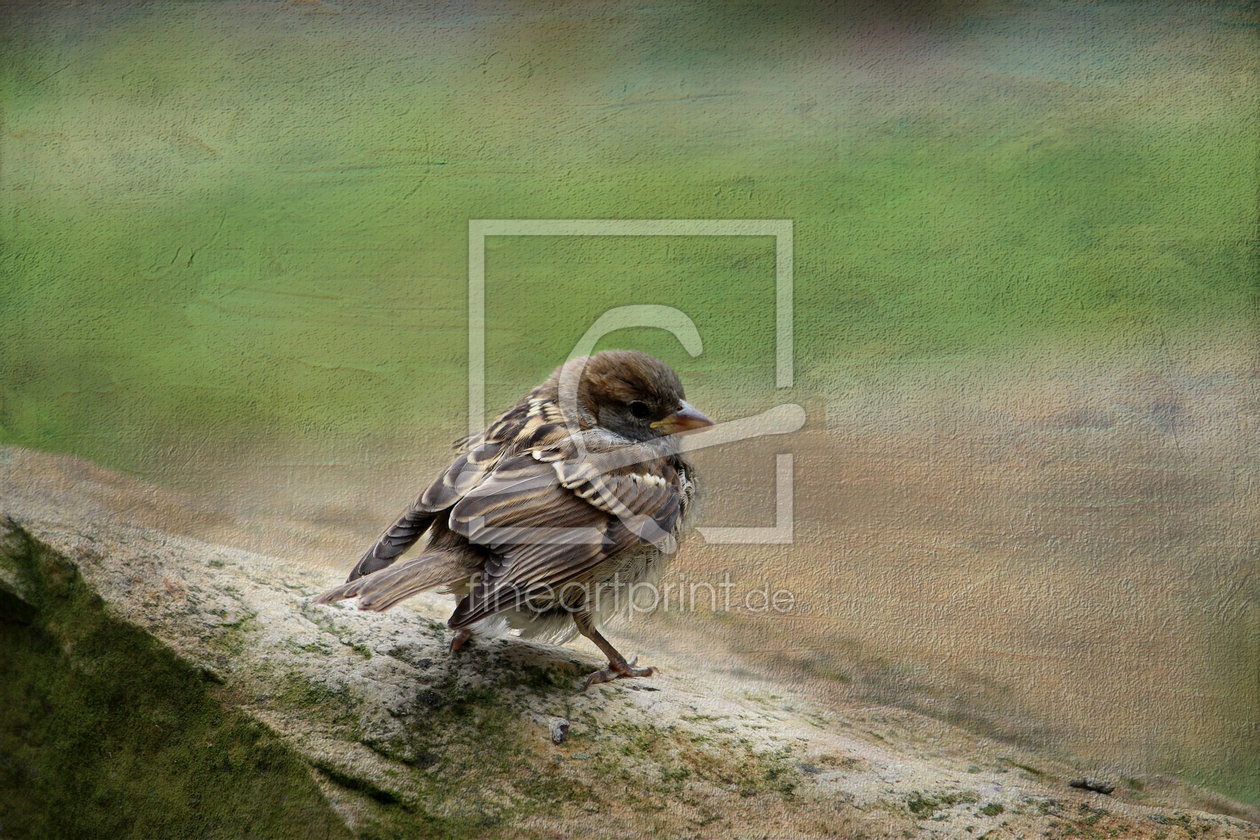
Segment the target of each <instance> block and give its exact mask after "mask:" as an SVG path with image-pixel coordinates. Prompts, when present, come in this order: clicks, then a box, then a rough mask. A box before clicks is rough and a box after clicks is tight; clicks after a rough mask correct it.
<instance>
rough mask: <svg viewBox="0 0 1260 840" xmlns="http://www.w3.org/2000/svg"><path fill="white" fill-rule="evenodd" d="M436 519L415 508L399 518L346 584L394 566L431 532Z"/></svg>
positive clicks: (369, 550)
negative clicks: (400, 557) (430, 527)
mask: <svg viewBox="0 0 1260 840" xmlns="http://www.w3.org/2000/svg"><path fill="white" fill-rule="evenodd" d="M434 518H435V515H434V514H432V513H429V512H427V511H421V510H416V509H415V508H411V509H410V510H408V511H407V512H406V513H404V514H403V515H402V516H400V517H398V521H397V522H395V523H394V524H393V525H390V526H389V527H388V528H386V529H385V533H383V534H381V535H380V536H379V537H377V538H376V542H374V543H373V544H372V547H371V548H369V549H368V550H367V551H366V552H364V554H363V556H362V557H361V558H359V562H358V563H356V564H355V566H354V568H353V569H351V570H350V576H349V577H348V578H346V582H347V583H349V582H351V581H353V580H354V579H355V578H361V577H363V576H365V575H370V574H372V573H373V572H378V571H380V570H381V569H384V568H385V567H386V566H389V565H390V564H392V563H393V562H394V561H395V560H397V559H398V558H399V556H400V555H401V554H402V553H403V552H404V551H406V550H407V549H409V548H411V546H413V545H414V544H415V542H416V540H418V539H420V537H421V535H422V534H424V532H425V531H427V530H429V526H430V525H432V524H433V520H434Z"/></svg>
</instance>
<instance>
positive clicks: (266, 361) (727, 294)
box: [0, 3, 1257, 471]
mask: <svg viewBox="0 0 1260 840" xmlns="http://www.w3.org/2000/svg"><path fill="white" fill-rule="evenodd" d="M1249 8H1250V7H1248V6H1247V5H1246V4H1233V5H1230V4H1222V5H1204V6H1201V7H1195V8H1194V9H1188V8H1187V7H1184V6H1175V5H1169V6H1166V7H1165V6H1162V5H1161V6H1156V5H1155V4H1144V5H1143V6H1141V7H1140V8H1139V7H1137V6H1132V5H1130V4H1114V5H1113V4H1091V5H1088V6H1084V7H1080V8H1078V7H1075V6H1074V7H1073V8H1072V10H1067V9H1060V8H1057V7H1056V8H1049V7H1042V6H1040V5H1039V4H1029V5H1027V6H1001V5H991V4H972V5H968V4H952V5H949V4H937V5H933V4H919V5H913V6H900V7H889V10H887V11H884V12H880V11H879V10H872V9H869V8H867V7H865V6H860V5H856V4H853V5H851V6H850V7H847V8H846V7H844V6H827V5H816V6H813V5H809V4H797V5H795V6H792V7H791V8H790V9H788V11H786V12H785V11H783V10H782V9H780V13H779V14H776V15H772V16H770V17H772V18H773V21H774V22H773V23H767V22H766V21H767V14H768V11H769V7H766V8H761V7H758V6H757V5H755V4H743V5H736V6H727V5H725V4H705V3H699V4H696V3H692V4H677V3H658V4H637V5H629V6H623V5H601V6H589V7H580V8H579V7H577V6H565V5H563V4H562V5H559V6H556V7H542V6H533V5H523V6H501V5H494V4H484V5H483V4H466V3H465V4H448V5H446V6H441V5H437V6H426V7H425V8H424V9H423V10H419V9H414V8H410V7H406V6H402V5H391V4H386V3H381V4H360V3H346V4H344V5H342V6H340V7H334V6H331V5H325V6H319V5H317V4H315V5H306V4H302V5H299V4H287V3H242V4H229V5H222V4H215V3H190V4H174V3H139V4H101V5H92V4H87V5H79V4H74V5H65V6H58V5H38V6H30V7H13V6H10V7H8V8H7V10H6V11H5V12H4V15H5V20H4V23H5V26H4V27H3V29H4V34H3V39H4V40H3V57H2V58H0V62H2V64H0V70H2V73H3V93H2V94H0V95H2V97H3V100H2V105H3V114H4V134H3V140H2V145H0V151H2V152H3V185H2V186H3V202H2V204H0V211H2V219H3V221H2V224H0V233H2V236H3V253H2V255H0V271H2V276H3V283H2V285H0V323H2V324H3V327H2V329H0V389H2V391H0V399H2V400H3V402H2V404H0V440H3V441H5V442H15V443H20V444H23V445H27V446H33V447H38V448H41V449H51V450H59V451H69V452H75V453H78V454H82V455H85V456H87V457H90V458H93V459H95V460H97V461H100V462H103V463H106V464H111V465H114V466H119V467H123V468H127V469H133V470H140V471H143V470H144V469H145V468H146V466H148V467H151V466H152V465H153V463H155V462H158V461H161V460H162V459H164V458H169V457H170V455H171V453H172V452H173V451H175V450H179V449H183V448H187V447H188V446H190V445H198V446H209V445H220V444H229V445H230V444H231V443H232V442H233V441H239V440H246V439H248V440H258V439H273V440H278V441H280V440H286V439H295V438H305V439H316V440H328V441H332V440H344V439H349V438H353V439H356V440H359V441H363V442H368V443H369V444H370V442H371V441H372V440H373V439H374V437H375V436H378V435H383V434H389V435H397V434H399V432H400V430H405V429H410V428H413V427H415V426H417V425H419V424H420V422H421V421H423V420H425V419H430V418H432V419H434V420H435V422H439V423H441V424H444V425H445V426H446V427H447V428H450V429H455V430H459V429H462V428H463V426H464V424H465V422H466V421H465V419H464V417H463V406H464V405H466V398H465V389H466V385H465V375H466V371H465V368H466V353H467V327H466V323H467V322H466V295H467V289H466V276H467V244H466V243H467V223H468V220H469V219H470V218H787V219H792V220H794V223H795V231H796V235H795V252H796V265H795V284H796V309H795V332H796V367H797V379H798V397H808V396H810V395H811V394H816V395H821V396H826V391H827V389H828V388H830V387H834V376H832V375H831V373H830V372H831V371H832V370H833V369H834V368H836V367H837V366H840V367H842V366H844V365H847V364H852V363H854V362H860V363H874V364H879V363H882V362H884V361H897V362H905V361H907V360H909V361H913V360H916V359H929V360H930V359H939V358H941V357H957V358H958V359H959V363H966V361H967V360H968V359H970V358H979V357H983V356H984V355H985V354H988V353H993V352H1000V348H1004V347H1010V346H1012V345H1019V344H1024V343H1031V342H1036V341H1040V340H1055V341H1063V340H1066V341H1071V342H1088V341H1089V340H1090V339H1091V337H1093V336H1098V335H1113V334H1114V333H1115V332H1116V331H1117V330H1121V331H1128V332H1131V333H1132V334H1133V335H1134V336H1135V338H1134V340H1135V341H1138V342H1141V341H1143V340H1146V338H1149V337H1150V336H1154V335H1156V334H1158V332H1159V331H1160V330H1163V329H1176V328H1177V326H1178V325H1179V324H1181V323H1184V322H1185V321H1187V320H1188V319H1194V320H1199V321H1201V320H1204V319H1225V320H1238V319H1240V318H1247V317H1251V314H1252V311H1253V310H1252V307H1253V306H1254V301H1255V297H1254V295H1255V272H1254V269H1255V262H1254V250H1253V249H1254V225H1255V188H1256V177H1255V164H1256V155H1255V153H1256V144H1255V128H1256V108H1255V105H1256V102H1257V98H1256V84H1255V78H1254V76H1248V75H1247V73H1246V72H1245V71H1246V69H1247V68H1248V67H1251V68H1254V64H1255V62H1254V58H1255V44H1254V24H1253V23H1251V22H1250V17H1249ZM773 260H774V256H773V243H772V241H771V240H769V239H755V238H750V239H742V240H736V239H698V238H672V237H671V238H668V239H643V238H630V239H612V238H599V239H583V240H569V239H565V238H539V239H534V240H525V239H523V238H502V239H498V240H491V242H490V243H489V254H488V257H487V317H488V323H489V331H488V341H487V353H488V360H489V367H488V371H487V380H488V384H489V395H488V397H487V406H488V408H489V409H491V410H493V409H495V408H497V407H499V406H501V405H503V404H504V403H506V402H510V401H511V400H513V399H515V397H516V396H517V395H518V394H519V393H520V391H521V389H522V388H523V387H524V386H526V385H527V384H529V383H532V382H534V381H537V380H538V379H539V378H540V377H541V376H542V375H544V374H545V373H546V372H547V371H549V370H550V369H551V368H552V367H553V366H554V365H555V364H557V363H558V362H559V361H560V360H562V359H563V357H564V356H565V355H566V354H567V352H568V351H569V349H570V348H571V347H572V345H573V343H574V341H575V340H576V339H577V337H578V336H580V335H581V334H582V332H583V331H584V329H585V328H586V326H587V325H588V324H589V323H590V321H591V320H592V319H593V318H594V317H596V316H597V315H598V314H599V313H601V312H603V311H604V310H606V309H607V308H609V307H611V306H614V305H620V304H625V303H664V304H667V305H672V306H676V307H678V308H680V309H682V310H683V311H684V312H686V313H688V314H689V315H690V316H691V317H692V318H693V319H694V320H695V321H696V323H697V325H698V326H699V327H700V329H701V332H702V335H703V336H704V339H705V342H706V349H705V353H704V355H702V356H701V357H700V358H699V359H696V360H691V359H688V358H686V357H685V355H684V354H683V352H682V350H681V349H680V348H679V347H678V346H677V344H676V342H674V340H673V339H672V338H669V337H668V336H666V335H664V334H654V333H652V332H651V331H646V330H641V331H636V332H635V333H634V334H621V335H617V336H614V337H611V338H610V339H609V340H608V341H606V342H605V346H607V345H616V344H625V345H631V344H633V345H635V346H640V347H643V348H644V349H647V350H649V351H653V352H657V353H659V354H660V355H662V356H664V357H666V358H667V359H669V360H670V361H673V362H675V363H677V364H678V365H679V367H681V368H683V372H684V376H685V378H687V379H688V380H689V381H696V380H699V381H700V382H702V383H709V385H710V386H711V388H712V390H714V391H716V390H718V389H719V387H729V386H730V385H731V384H732V383H735V384H738V383H746V384H747V385H748V386H749V387H750V388H751V389H762V388H765V389H769V388H770V387H772V378H773V367H772V360H773V346H774V334H773V325H774V316H773V271H774V262H773ZM994 348H999V351H995V349H994Z"/></svg>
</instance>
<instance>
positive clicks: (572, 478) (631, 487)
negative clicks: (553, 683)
mask: <svg viewBox="0 0 1260 840" xmlns="http://www.w3.org/2000/svg"><path fill="white" fill-rule="evenodd" d="M712 424H713V422H712V421H711V420H710V419H709V418H708V417H706V416H704V414H702V413H700V411H698V410H697V409H696V408H694V407H693V406H692V405H691V404H690V403H688V402H687V401H686V399H684V394H683V386H682V382H681V381H680V380H679V378H678V375H677V374H676V373H675V372H674V371H673V369H672V368H670V367H669V366H668V365H666V364H665V363H664V362H661V361H659V360H658V359H655V358H653V357H651V356H649V355H647V354H645V353H640V352H637V351H630V350H606V351H603V352H600V353H596V354H594V355H592V356H584V357H581V358H577V359H572V360H570V361H569V362H566V363H565V364H563V365H561V366H560V367H558V368H556V370H555V371H554V372H553V373H552V374H551V376H550V377H548V378H547V380H546V381H545V382H543V383H542V384H541V385H538V386H537V387H536V388H534V389H533V390H531V391H530V392H529V393H528V394H526V395H525V396H524V397H523V398H522V399H521V400H520V402H518V403H517V404H516V405H514V406H512V408H510V409H508V410H507V411H505V412H504V413H503V414H501V415H499V417H498V418H497V419H495V420H494V421H493V422H492V423H491V424H490V425H489V426H488V427H487V428H486V429H485V431H483V432H481V433H480V434H477V435H471V436H469V437H467V438H464V439H462V440H460V441H457V442H456V444H455V446H456V449H457V452H458V454H457V456H456V458H455V460H454V461H452V462H451V464H450V466H448V467H447V468H446V469H445V470H444V471H443V472H442V473H441V474H440V475H439V476H438V477H437V478H436V479H434V481H433V483H432V484H430V485H429V486H428V487H427V488H426V489H425V490H424V492H423V493H421V494H420V497H419V498H418V499H417V500H416V501H415V503H414V504H412V505H411V506H410V507H409V508H408V509H407V510H406V512H405V513H403V514H402V516H400V517H399V518H398V520H397V521H396V522H395V523H394V524H393V525H391V526H390V527H389V528H387V529H386V530H385V532H384V533H383V534H381V535H380V537H379V538H377V540H376V542H375V543H374V544H373V545H372V547H371V548H369V549H368V550H367V552H365V553H364V555H363V557H362V558H361V559H360V560H359V562H358V563H357V564H356V565H355V566H354V568H353V570H351V572H350V576H349V577H348V578H347V580H346V582H345V583H344V584H342V585H340V586H338V587H336V588H334V589H331V590H329V591H327V592H325V593H323V594H322V595H320V596H319V597H317V598H316V599H315V600H316V603H331V602H334V601H338V600H341V599H347V598H357V599H358V606H359V609H362V610H375V611H382V610H387V609H389V608H390V607H393V606H395V605H396V604H398V603H399V602H401V601H403V600H404V599H406V598H410V597H411V596H413V595H416V594H419V593H421V592H425V591H427V590H431V589H441V590H443V591H446V592H448V593H451V594H453V595H454V596H455V597H456V600H457V603H456V607H455V611H454V613H452V614H451V617H450V620H449V621H448V622H447V624H448V626H449V627H450V628H451V629H452V630H454V631H455V636H454V638H453V639H452V641H451V651H452V652H456V651H458V650H459V649H460V648H461V647H462V646H463V645H464V644H465V642H467V641H468V639H469V638H470V637H472V636H473V635H492V634H494V633H495V632H502V631H503V630H504V629H512V630H516V631H518V633H519V634H520V635H521V636H524V637H526V638H544V639H547V640H550V641H554V642H563V641H565V640H567V639H569V638H572V637H573V635H574V633H575V632H576V633H581V634H582V635H583V636H585V637H586V638H588V639H590V640H591V641H592V642H594V643H595V645H596V646H598V647H599V649H600V650H601V651H602V652H603V653H604V655H606V656H607V657H608V666H607V667H606V668H603V669H601V670H598V671H595V672H594V673H592V674H590V675H589V676H588V677H587V678H586V681H585V683H584V684H583V686H582V688H583V690H585V689H587V688H589V687H590V686H591V685H594V684H596V683H602V682H608V681H611V680H615V679H620V678H624V677H648V676H651V675H652V673H653V668H651V667H635V662H636V661H637V658H636V659H635V660H631V661H629V662H627V661H626V658H625V657H624V656H622V655H621V654H620V653H619V652H618V651H617V649H616V648H615V647H613V645H612V643H610V642H609V641H608V640H607V639H606V638H604V636H603V635H602V634H601V633H600V632H599V626H600V625H601V624H602V623H604V622H605V621H606V620H607V619H609V618H611V617H613V616H615V615H616V614H617V613H619V612H624V611H625V610H626V609H627V608H628V606H629V598H628V597H627V592H633V591H634V590H632V589H630V588H629V587H631V586H632V585H633V584H635V583H639V582H641V581H647V580H651V579H655V578H659V575H660V573H661V572H662V571H663V570H664V568H665V565H666V563H667V562H668V559H669V557H670V556H671V555H672V553H673V551H674V550H676V548H677V545H678V543H679V541H680V539H681V538H682V536H683V533H684V531H685V530H686V528H687V526H688V523H689V520H690V518H691V514H692V513H694V509H695V500H696V496H697V493H698V483H697V477H696V471H695V469H694V468H693V467H692V465H691V464H690V463H689V462H688V460H687V459H686V458H685V457H683V454H682V452H681V450H680V447H679V442H678V438H677V435H679V434H682V433H685V432H689V431H693V430H696V429H701V428H704V427H706V426H711V425H712ZM425 535H427V542H426V544H425V547H424V551H423V552H422V553H420V554H419V555H417V556H415V557H412V558H410V559H406V560H403V561H402V562H396V561H398V560H399V558H400V557H401V556H402V555H403V553H404V552H406V551H407V550H408V549H409V548H411V546H412V545H414V544H415V543H416V542H417V541H418V540H419V539H420V538H421V537H422V536H425Z"/></svg>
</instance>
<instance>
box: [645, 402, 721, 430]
mask: <svg viewBox="0 0 1260 840" xmlns="http://www.w3.org/2000/svg"><path fill="white" fill-rule="evenodd" d="M650 425H651V427H652V428H653V429H656V430H657V431H659V432H660V433H661V434H663V435H676V434H678V433H679V432H690V431H692V430H694V429H703V428H704V427H705V426H712V425H713V421H712V420H710V419H709V418H708V417H705V416H704V415H703V414H701V413H700V412H699V411H698V410H696V407H695V406H694V405H692V404H691V403H689V402H687V401H686V400H683V404H682V408H680V409H678V410H677V411H675V412H674V413H673V414H671V415H669V416H668V417H665V418H663V419H661V420H657V421H656V422H655V423H652V424H650Z"/></svg>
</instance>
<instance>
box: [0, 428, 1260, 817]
mask: <svg viewBox="0 0 1260 840" xmlns="http://www.w3.org/2000/svg"><path fill="white" fill-rule="evenodd" d="M179 504H182V503H181V502H179V501H178V500H176V501H172V499H170V498H168V497H166V496H163V495H162V494H161V493H160V491H156V490H154V489H153V488H149V487H145V486H144V485H142V484H139V483H137V482H134V481H132V480H130V479H127V478H124V477H121V476H117V475H115V474H112V473H109V472H107V471H105V470H101V469H99V468H97V467H94V466H92V465H90V464H86V463H84V462H81V461H76V460H74V459H70V458H63V457H56V456H49V455H44V454H40V453H32V452H28V451H24V450H19V449H13V448H8V449H0V534H2V536H0V634H2V638H0V708H2V709H3V716H2V717H0V836H6V837H13V838H27V837H82V838H90V837H109V838H128V837H135V838H141V837H143V838H156V837H193V836H197V837H212V836H213V837H216V838H223V837H251V838H255V837H257V838H265V837H295V838H303V840H311V839H312V838H323V837H353V836H357V837H380V838H386V837H388V838H394V837H400V838H402V837H478V838H480V837H548V838H556V837H601V838H604V837H608V838H616V837H695V838H707V837H713V838H718V837H721V838H738V837H780V838H812V837H867V838H881V837H899V838H900V837H910V838H915V837H923V838H929V837H932V838H938V837H939V838H964V837H965V838H979V837H991V838H998V837H1003V838H1006V837H1028V838H1032V837H1037V838H1042V837H1051V838H1055V837H1100V838H1101V837H1151V838H1188V837H1195V838H1217V837H1221V838H1224V837H1231V838H1232V837H1260V827H1258V826H1257V825H1256V823H1254V822H1251V820H1254V819H1255V818H1256V814H1255V812H1254V811H1252V810H1249V809H1247V808H1246V807H1245V806H1242V805H1239V804H1237V803H1233V802H1230V801H1228V800H1225V799H1223V798H1221V797H1218V796H1215V795H1213V794H1211V793H1209V792H1207V791H1203V790H1200V789H1197V788H1193V787H1191V786H1188V785H1184V784H1181V783H1178V782H1174V781H1171V780H1167V779H1158V778H1147V779H1128V780H1124V781H1120V780H1114V781H1113V782H1108V783H1107V784H1112V785H1114V790H1113V791H1112V793H1110V794H1104V793H1102V792H1101V790H1100V789H1095V788H1091V787H1090V786H1081V785H1079V784H1078V785H1076V786H1075V787H1074V786H1073V785H1072V782H1073V781H1077V780H1078V777H1081V776H1083V775H1086V774H1085V773H1083V772H1082V768H1076V767H1071V766H1067V765H1063V764H1060V763H1056V762H1055V761H1052V760H1049V759H1047V758H1045V757H1042V756H1038V755H1036V754H1032V753H1029V752H1026V751H1021V750H1019V749H1017V748H1015V747H1012V746H1010V745H1006V744H1002V743H998V742H994V741H987V740H984V739H980V738H977V737H975V736H972V735H968V734H966V733H963V732H961V731H959V730H957V729H955V728H953V727H951V726H948V725H946V724H943V723H940V722H937V721H934V720H930V719H927V718H923V717H921V716H918V715H914V714H911V713H908V712H905V711H901V710H897V709H892V708H884V707H878V708H861V709H842V710H836V709H827V708H823V707H821V706H820V705H819V704H818V703H816V702H814V701H812V700H810V699H809V698H807V697H805V696H803V695H798V694H796V693H794V692H793V691H792V690H790V689H787V688H784V687H783V686H780V685H774V684H770V683H767V682H764V681H761V680H759V679H757V678H756V677H751V676H740V675H737V674H733V673H732V672H730V671H722V670H719V669H716V668H708V669H705V668H704V667H703V665H702V664H701V663H702V660H701V661H699V662H697V661H691V662H689V663H688V665H687V667H686V668H683V667H681V666H680V665H679V664H678V663H674V666H671V663H670V661H669V660H668V657H665V659H664V660H663V659H662V657H661V656H660V655H653V652H652V651H651V650H648V651H647V652H646V653H647V654H648V657H647V658H648V659H649V660H651V661H652V662H653V664H657V665H661V666H663V667H662V668H661V669H660V673H659V674H658V675H657V676H656V677H654V678H652V679H651V680H637V681H623V682H618V683H612V684H608V685H602V686H597V687H594V688H592V689H591V690H590V691H587V692H584V693H583V692H579V691H578V689H577V687H578V685H579V684H580V682H581V677H582V676H583V675H584V674H585V673H587V672H588V671H590V670H591V669H592V668H594V667H596V666H597V665H598V664H599V663H598V662H597V661H596V659H595V658H594V656H593V655H587V654H585V653H579V652H578V651H575V650H570V649H567V648H557V647H549V646H545V645H536V644H527V643H522V642H519V641H517V640H510V639H508V640H501V641H496V642H491V643H485V644H480V645H475V646H470V647H469V648H467V649H466V650H465V651H463V652H461V653H460V654H459V655H457V656H451V655H448V653H447V651H446V644H447V641H448V633H447V631H446V629H445V627H444V625H443V623H442V620H441V619H442V617H443V615H444V610H445V609H446V608H447V605H446V604H445V603H442V602H440V601H438V600H433V601H424V600H419V599H418V600H417V601H416V603H415V605H414V607H410V608H400V609H398V610H395V611H393V612H391V613H386V614H383V615H379V614H362V613H358V612H356V611H354V610H352V609H350V608H347V607H344V606H338V607H317V606H313V605H312V604H311V599H312V597H313V596H314V595H315V594H316V593H317V592H319V591H321V590H322V589H323V588H325V587H327V586H328V585H330V584H332V583H334V582H336V580H337V579H338V578H337V575H336V573H335V572H333V571H331V570H325V569H322V568H317V567H313V566H310V565H303V564H300V563H297V562H290V561H287V560H281V559H277V558H274V557H269V556H263V555H261V554H258V553H251V552H249V551H244V550H241V549H237V548H232V547H228V546H225V545H218V544H214V543H212V542H207V541H203V540H199V539H196V538H194V537H190V536H180V535H176V534H173V533H167V532H165V531H164V530H162V529H160V528H157V527H154V520H155V518H156V517H155V514H154V512H155V510H156V509H157V508H158V507H159V506H160V507H161V508H162V510H163V511H164V517H165V518H167V519H170V521H177V522H179V523H181V526H183V527H185V530H187V531H190V532H193V533H197V532H198V529H199V528H202V529H203V531H204V529H205V528H207V527H210V526H211V525H214V524H215V523H214V521H213V520H214V517H213V516H212V515H211V514H204V515H203V513H199V512H198V511H196V510H190V509H185V510H184V511H183V514H182V515H181V516H174V517H172V516H171V514H170V511H171V510H173V508H174V507H178V506H179ZM207 523H209V525H207ZM1085 769H1086V770H1087V769H1088V768H1085Z"/></svg>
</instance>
